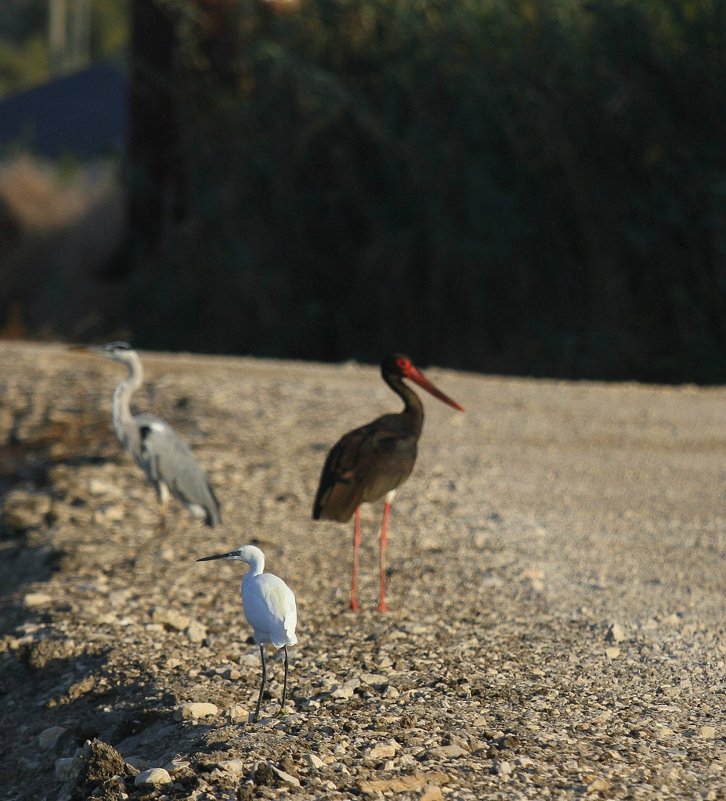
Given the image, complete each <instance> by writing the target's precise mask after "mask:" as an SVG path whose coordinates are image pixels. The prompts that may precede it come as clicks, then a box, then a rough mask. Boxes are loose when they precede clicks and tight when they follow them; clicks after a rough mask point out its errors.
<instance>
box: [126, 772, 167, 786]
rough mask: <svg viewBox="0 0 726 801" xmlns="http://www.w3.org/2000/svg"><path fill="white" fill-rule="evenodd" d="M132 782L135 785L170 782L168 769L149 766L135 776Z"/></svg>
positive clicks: (156, 784) (154, 784)
mask: <svg viewBox="0 0 726 801" xmlns="http://www.w3.org/2000/svg"><path fill="white" fill-rule="evenodd" d="M134 784H135V785H136V787H139V786H140V785H142V784H151V785H153V786H155V787H158V786H159V785H161V784H171V776H170V775H169V771H167V770H164V768H149V769H148V770H145V771H144V772H143V773H139V774H138V776H136V778H135V779H134Z"/></svg>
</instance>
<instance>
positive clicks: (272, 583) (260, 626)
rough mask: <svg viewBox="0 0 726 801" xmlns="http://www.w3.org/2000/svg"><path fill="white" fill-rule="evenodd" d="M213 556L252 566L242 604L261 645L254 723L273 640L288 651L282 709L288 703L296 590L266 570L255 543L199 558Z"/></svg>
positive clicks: (258, 712) (205, 560)
mask: <svg viewBox="0 0 726 801" xmlns="http://www.w3.org/2000/svg"><path fill="white" fill-rule="evenodd" d="M212 559H231V560H234V561H238V562H245V563H246V564H248V565H249V568H250V569H249V570H248V571H247V573H245V575H244V576H243V577H242V608H243V610H244V614H245V617H246V618H247V622H248V623H249V624H250V626H252V630H253V632H254V637H255V642H256V643H257V644H258V645H259V646H260V658H261V659H262V684H261V685H260V694H259V696H258V698H257V707H256V709H255V714H254V716H253V718H252V722H253V723H254V722H255V721H256V720H257V718H258V717H259V714H260V704H261V703H262V693H263V692H264V690H265V681H266V679H267V667H266V663H265V643H266V642H269V643H271V644H272V645H273V646H274V647H275V648H276V649H279V648H282V649H284V651H285V681H284V683H283V685H282V702H281V705H280V711H282V710H283V709H284V707H285V698H286V696H287V646H288V645H295V644H296V643H297V637H296V635H295V626H296V625H297V606H296V604H295V595H294V593H293V591H292V590H291V589H290V588H289V587H288V586H287V584H285V582H284V581H283V580H282V579H281V578H279V577H278V576H275V575H273V574H272V573H264V572H263V571H264V569H265V555H264V553H262V551H261V550H260V549H259V548H258V547H257V546H255V545H243V546H242V547H241V548H235V550H233V551H228V552H227V553H218V554H214V555H213V556H203V557H202V558H201V559H197V562H209V561H211V560H212Z"/></svg>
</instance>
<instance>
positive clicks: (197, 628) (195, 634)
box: [186, 620, 207, 642]
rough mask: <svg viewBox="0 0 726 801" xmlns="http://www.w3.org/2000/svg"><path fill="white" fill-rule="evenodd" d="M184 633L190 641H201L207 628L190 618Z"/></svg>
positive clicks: (205, 634)
mask: <svg viewBox="0 0 726 801" xmlns="http://www.w3.org/2000/svg"><path fill="white" fill-rule="evenodd" d="M186 635H187V637H188V638H189V641H190V642H202V640H204V639H205V638H206V636H207V628H206V626H203V625H202V624H201V623H200V622H199V621H198V620H192V622H191V623H190V624H189V625H188V626H187V627H186Z"/></svg>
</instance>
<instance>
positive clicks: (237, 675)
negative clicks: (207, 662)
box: [219, 667, 242, 681]
mask: <svg viewBox="0 0 726 801" xmlns="http://www.w3.org/2000/svg"><path fill="white" fill-rule="evenodd" d="M219 675H220V676H222V678H224V679H229V681H238V680H239V679H241V678H242V673H241V672H240V671H239V670H237V668H236V667H226V668H224V669H223V670H222V672H221V673H220V674H219Z"/></svg>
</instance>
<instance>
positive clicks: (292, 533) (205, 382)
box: [0, 344, 726, 801]
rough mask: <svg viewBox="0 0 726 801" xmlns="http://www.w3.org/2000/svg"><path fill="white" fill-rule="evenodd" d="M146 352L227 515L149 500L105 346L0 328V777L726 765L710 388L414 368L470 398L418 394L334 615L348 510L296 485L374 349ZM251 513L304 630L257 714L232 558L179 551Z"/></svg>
mask: <svg viewBox="0 0 726 801" xmlns="http://www.w3.org/2000/svg"><path fill="white" fill-rule="evenodd" d="M143 359H144V364H145V366H146V370H147V382H146V384H145V387H144V389H142V391H140V392H139V393H138V395H137V398H136V406H137V409H139V410H153V411H154V412H155V413H157V414H160V415H161V416H163V417H165V418H166V419H167V420H169V421H170V422H171V423H172V424H173V425H174V426H175V427H176V428H177V429H178V430H179V431H180V433H182V434H183V435H184V436H185V438H186V439H187V440H188V441H189V442H190V443H191V445H192V447H193V448H194V450H195V453H196V454H197V456H198V459H199V461H200V462H201V463H202V464H203V466H204V467H205V469H206V470H207V472H208V474H209V476H210V479H211V481H212V483H213V485H214V486H215V488H216V490H217V494H218V495H219V497H220V500H221V502H222V508H223V515H224V521H225V522H224V525H223V526H222V527H221V528H217V529H214V530H212V531H210V530H208V529H205V528H204V527H203V526H201V525H200V524H199V523H197V522H195V521H194V520H192V519H191V518H190V517H189V515H188V514H187V513H186V511H185V510H183V509H181V508H180V507H179V506H178V505H173V506H172V512H171V516H170V525H169V528H168V530H167V532H166V533H164V534H161V533H159V532H158V531H157V530H156V520H157V518H156V506H155V500H154V496H153V491H152V490H151V488H150V487H149V486H148V485H147V484H146V483H145V482H144V479H143V476H142V475H141V473H140V471H139V470H138V469H137V468H136V467H135V465H134V464H133V463H132V462H131V460H130V459H129V458H128V457H127V456H126V455H124V454H122V453H121V452H120V450H119V447H118V445H117V443H116V441H115V439H114V435H113V432H112V429H111V423H110V405H111V392H112V390H113V387H114V386H115V384H116V382H117V381H118V380H119V379H120V377H121V374H122V368H120V366H118V365H113V364H109V363H106V362H94V361H91V360H88V359H82V358H80V357H79V356H76V355H73V354H70V353H68V352H66V351H64V350H62V349H60V348H55V347H51V346H35V345H32V346H31V345H26V344H12V345H0V494H1V495H2V502H3V517H2V539H0V547H2V559H0V581H1V582H2V607H3V609H2V612H3V614H2V620H3V623H2V630H0V635H1V636H2V639H1V640H0V669H1V676H2V678H1V680H0V681H1V689H2V695H0V739H1V741H2V743H3V751H4V759H3V761H2V768H1V769H0V788H1V789H0V792H1V793H2V797H3V798H6V799H25V798H27V799H41V798H44V797H45V798H47V799H49V801H52V800H53V799H59V798H65V799H67V798H85V797H87V796H88V795H90V794H92V793H93V794H94V795H95V796H96V797H101V798H113V799H123V798H138V799H141V798H155V797H166V798H180V799H181V798H194V799H212V798H214V799H234V798H243V799H246V798H277V797H284V798H321V799H343V798H351V797H354V796H361V795H362V796H365V797H368V798H381V797H384V796H385V797H396V798H400V799H409V798H416V799H426V800H427V801H434V800H435V799H438V798H442V797H443V798H446V799H462V801H466V800H468V799H483V798H492V799H495V798H512V799H522V798H526V799H545V798H557V799H575V798H582V797H587V798H593V799H597V798H617V799H621V798H622V799H626V798H627V799H645V798H683V799H686V798H688V799H694V798H696V799H719V798H724V797H725V796H726V775H725V772H726V757H725V756H724V755H725V754H726V747H725V745H726V739H725V738H726V679H725V678H724V677H725V675H726V641H725V638H724V632H725V629H726V601H725V592H726V567H725V563H726V503H725V502H726V497H725V494H726V492H725V488H726V481H725V479H726V397H724V393H723V391H721V390H719V389H708V390H700V389H694V388H678V389H675V388H648V387H641V386H636V385H598V384H568V383H555V382H547V381H524V380H503V379H499V378H490V377H484V376H477V375H466V374H457V373H452V372H445V371H440V370H431V371H430V373H429V375H430V377H432V378H435V380H436V381H437V383H439V384H440V386H441V387H442V388H443V389H444V390H445V391H446V392H447V393H448V394H450V395H451V396H452V397H454V398H456V399H457V400H458V401H460V402H461V403H463V405H464V406H465V407H466V409H467V411H466V414H464V415H462V414H459V413H457V412H454V411H453V410H451V409H449V408H447V407H445V406H443V405H441V404H438V403H437V402H436V401H435V400H433V399H431V398H429V397H426V398H424V402H425V407H426V411H427V420H426V423H425V427H424V433H423V437H422V440H421V445H420V453H419V461H418V464H417V467H416V470H415V472H414V474H413V476H412V477H411V479H410V480H409V481H408V483H407V484H405V485H404V486H403V487H402V488H401V491H400V493H399V495H398V497H397V498H396V502H395V505H394V512H393V517H392V522H391V532H390V534H391V538H390V547H389V560H390V572H391V575H390V579H389V592H390V599H389V600H390V606H391V609H392V611H391V612H390V613H389V614H387V615H380V614H377V613H376V612H375V611H374V606H375V600H376V590H377V572H376V565H377V562H376V558H377V552H376V526H377V522H378V516H379V514H380V509H378V508H375V509H373V508H366V509H365V510H364V536H363V539H364V547H363V552H362V560H361V561H362V586H361V599H362V604H363V606H364V611H363V612H362V613H361V614H359V615H354V614H352V613H350V612H349V611H347V598H348V587H349V568H350V539H351V531H350V530H349V527H348V526H347V525H338V524H330V523H314V522H313V521H312V520H310V507H311V504H312V498H313V495H314V491H315V487H316V484H317V480H318V476H319V472H320V468H321V465H322V462H323V460H324V457H325V454H326V451H327V449H328V448H329V447H330V445H332V443H333V442H334V441H335V440H336V439H337V438H338V436H339V435H340V434H342V433H343V432H344V431H346V430H348V429H350V428H351V427H353V426H355V425H358V424H360V423H363V422H366V421H367V420H370V419H372V418H373V417H374V416H376V415H377V414H380V413H383V412H385V411H391V410H396V409H397V407H398V401H397V399H395V398H394V397H393V395H391V393H390V392H389V390H388V389H387V388H386V387H385V386H384V385H383V384H382V382H381V381H380V379H379V378H378V376H377V372H376V371H375V370H374V369H371V368H363V367H358V366H354V365H343V366H321V365H307V364H293V363H280V362H263V361H256V360H250V359H227V358H225V359H222V358H204V357H188V356H181V355H179V356H162V355H152V354H146V355H144V356H143ZM252 539H257V540H258V541H259V542H260V543H261V547H262V548H263V550H264V551H265V553H266V555H267V566H268V568H269V569H270V570H271V571H272V572H274V573H277V574H278V575H280V576H282V577H283V578H284V579H285V580H286V581H287V582H288V583H289V584H290V586H291V587H292V588H293V589H294V590H295V592H296V595H297V600H298V608H299V626H298V636H299V639H300V644H299V646H298V647H296V648H295V649H293V662H292V666H291V699H290V702H289V703H288V705H287V708H286V714H284V715H282V716H276V715H275V713H276V711H277V708H278V706H277V699H278V698H279V695H280V691H281V679H282V666H281V664H280V662H279V661H277V660H270V661H269V672H270V675H271V683H270V688H269V689H270V693H271V697H270V698H268V699H266V700H265V702H264V705H263V719H262V721H261V722H260V723H259V724H257V725H252V724H251V723H249V722H248V716H249V713H250V712H251V711H252V710H253V709H254V701H255V700H256V696H257V688H258V682H259V657H258V653H257V650H256V648H255V646H254V645H252V644H251V643H250V641H249V639H248V636H249V629H248V628H247V626H246V625H245V622H244V619H243V617H242V612H241V606H240V602H239V595H238V588H239V581H240V579H241V573H242V569H241V568H240V567H239V566H234V565H230V564H226V563H207V564H196V563H195V562H194V560H195V559H196V558H197V557H199V556H203V555H207V554H209V553H213V552H215V551H219V550H223V549H229V548H231V547H233V546H236V545H241V544H244V543H246V542H249V541H251V540H252ZM613 624H614V625H613ZM189 703H194V704H207V705H209V704H211V705H213V706H203V707H198V706H192V707H190V706H186V705H187V704H189ZM84 744H85V745H84Z"/></svg>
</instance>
